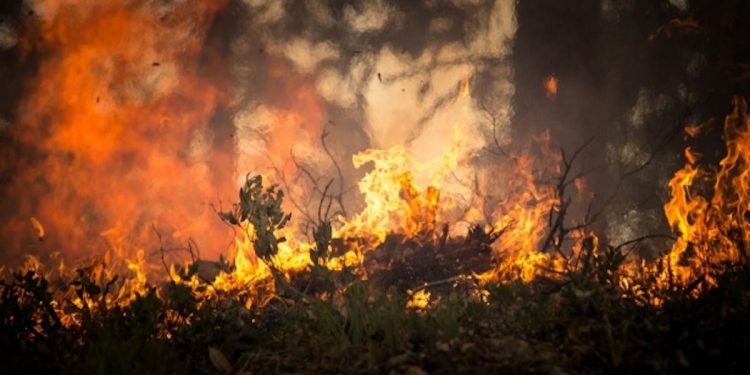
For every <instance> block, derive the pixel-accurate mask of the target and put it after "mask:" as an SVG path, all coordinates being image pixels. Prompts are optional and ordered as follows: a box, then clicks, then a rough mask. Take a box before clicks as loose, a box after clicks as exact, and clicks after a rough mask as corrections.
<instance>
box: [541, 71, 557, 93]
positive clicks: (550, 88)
mask: <svg viewBox="0 0 750 375" xmlns="http://www.w3.org/2000/svg"><path fill="white" fill-rule="evenodd" d="M557 83H558V81H557V77H555V76H554V75H550V76H548V77H547V78H545V79H544V91H545V92H546V93H547V97H548V98H550V99H552V98H554V97H556V96H557Z"/></svg>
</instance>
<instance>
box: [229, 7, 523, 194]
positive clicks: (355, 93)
mask: <svg viewBox="0 0 750 375" xmlns="http://www.w3.org/2000/svg"><path fill="white" fill-rule="evenodd" d="M244 4H245V7H246V11H247V21H246V25H247V26H246V32H245V33H244V34H243V35H240V36H238V38H237V40H236V42H235V53H234V56H235V68H234V70H235V72H236V74H235V82H237V84H238V86H237V88H236V92H237V95H236V98H237V102H238V104H239V107H240V109H239V111H238V113H237V115H236V116H235V120H234V124H235V127H236V128H237V134H238V135H239V136H238V139H237V150H238V157H239V162H238V164H237V166H238V170H237V174H238V176H244V173H246V172H247V171H248V170H261V171H262V172H265V174H267V175H274V174H276V175H278V174H279V173H278V172H282V173H281V175H282V180H283V179H284V178H286V179H287V184H288V185H291V186H288V190H292V192H293V193H294V192H295V190H299V191H297V193H299V194H298V195H304V194H309V192H310V190H313V189H312V188H311V186H309V185H306V183H308V182H310V181H309V180H310V179H309V178H306V177H305V176H304V175H301V176H299V177H300V178H293V177H292V176H295V175H297V174H299V171H298V170H297V167H299V166H302V167H305V169H309V170H311V171H314V173H315V174H316V177H319V176H323V177H333V176H335V175H336V171H335V170H334V164H333V162H332V161H331V160H330V159H329V158H328V157H327V155H326V154H325V152H324V150H323V149H322V146H321V142H320V137H321V135H322V134H323V133H325V134H327V136H328V137H327V138H326V139H327V142H328V147H329V148H330V150H331V152H332V154H333V156H334V159H335V161H336V162H337V163H338V164H339V166H340V167H341V168H342V169H343V174H344V179H345V180H346V183H347V184H353V183H354V182H356V181H357V180H358V178H359V176H361V174H362V173H363V171H361V170H355V169H354V168H353V167H352V164H351V157H352V155H354V154H355V153H357V152H361V151H363V150H365V149H367V148H380V149H384V148H389V147H392V146H394V145H405V146H406V147H407V149H408V150H409V151H410V153H412V154H413V155H414V156H415V157H416V158H417V160H418V161H422V162H424V161H427V160H432V159H435V158H437V157H439V156H440V155H442V154H443V153H445V152H447V151H448V149H449V148H450V147H451V146H452V144H453V143H454V139H453V134H456V133H457V134H460V135H461V144H462V153H463V154H464V155H465V156H468V155H471V154H473V153H476V152H478V151H479V150H481V149H482V148H483V147H484V146H485V145H486V144H487V140H488V139H489V138H488V137H489V136H490V134H492V132H493V129H492V124H491V122H490V121H489V116H488V115H492V116H494V117H495V119H496V122H495V125H496V126H498V128H499V134H500V135H501V136H503V135H505V136H506V137H507V135H508V132H507V127H508V125H509V120H510V116H511V114H512V106H511V100H512V97H513V91H514V89H513V84H512V83H511V79H512V74H511V72H512V70H511V69H510V66H509V64H508V62H507V61H506V59H507V57H508V55H509V54H510V51H511V48H512V42H513V37H514V33H515V30H516V19H515V3H514V2H513V1H452V2H450V1H448V2H437V1H433V2H426V3H423V4H404V3H401V2H393V1H391V2H388V1H372V2H365V3H358V2H353V3H344V4H341V3H337V2H325V1H324V2H314V3H305V4H294V3H287V2H282V3H280V2H276V1H268V2H263V1H252V2H251V1H245V2H244ZM277 72H280V73H279V74H278V75H276V73H277ZM462 85H463V86H466V90H467V91H468V92H470V95H471V97H470V98H469V100H458V99H459V97H460V94H461V90H462ZM469 88H470V89H469ZM480 99H481V100H480ZM253 134H255V135H256V136H253ZM258 134H265V135H266V136H265V139H259V137H258V136H257V135H258ZM261 138H263V137H261ZM505 141H508V139H507V138H506V139H505ZM290 160H293V161H294V163H292V162H290ZM295 164H297V165H295ZM461 168H466V169H467V170H468V169H469V168H470V166H469V165H468V164H465V165H464V166H462V167H461ZM465 172H466V171H465ZM457 173H459V174H460V173H461V171H457ZM424 177H425V176H419V175H418V176H416V179H417V181H418V182H419V181H423V180H424ZM290 181H294V182H293V183H291V182H290ZM348 191H351V189H348ZM293 197H294V195H293ZM347 199H348V201H349V202H352V200H353V195H352V194H349V195H348V198H347ZM300 200H304V199H303V198H300ZM353 204H356V199H354V203H353ZM303 206H304V204H303Z"/></svg>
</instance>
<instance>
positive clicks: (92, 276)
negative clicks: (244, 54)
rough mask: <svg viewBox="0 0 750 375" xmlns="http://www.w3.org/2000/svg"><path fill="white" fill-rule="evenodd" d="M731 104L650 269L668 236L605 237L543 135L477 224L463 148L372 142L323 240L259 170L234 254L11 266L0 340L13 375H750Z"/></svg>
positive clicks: (742, 152)
mask: <svg viewBox="0 0 750 375" xmlns="http://www.w3.org/2000/svg"><path fill="white" fill-rule="evenodd" d="M734 105H735V106H734V111H733V113H732V114H730V115H729V116H727V118H726V121H725V139H726V142H727V156H726V157H725V158H724V159H723V160H722V161H721V163H720V164H719V168H718V169H716V170H715V171H714V170H712V169H708V168H701V167H700V166H698V165H696V159H695V158H694V157H689V158H688V164H687V165H686V166H685V167H684V168H683V169H681V170H679V171H678V172H677V173H676V174H675V176H674V178H673V179H672V180H671V182H670V187H671V189H672V198H671V199H670V200H669V201H668V202H667V203H666V205H665V213H666V216H667V220H668V222H669V224H670V225H672V226H673V227H674V228H675V230H676V235H675V237H673V240H674V244H673V246H672V247H671V249H668V251H665V252H664V253H663V254H658V255H656V256H655V257H654V259H653V260H650V261H647V260H646V259H642V258H639V257H637V256H636V255H635V254H634V252H633V251H632V250H633V246H634V245H637V244H639V243H640V242H642V241H645V240H648V239H649V238H653V237H655V236H650V237H648V238H639V239H634V240H632V241H628V242H626V243H623V244H620V245H609V244H603V243H600V241H599V239H598V237H597V236H596V235H595V234H594V233H593V232H592V231H591V229H590V224H591V220H593V218H592V217H595V216H596V214H592V213H591V212H590V210H588V211H586V213H585V215H583V218H581V219H576V218H571V217H570V216H568V215H569V214H570V212H569V209H570V208H571V207H572V206H571V204H572V203H571V199H572V198H571V194H569V193H567V192H566V188H567V187H568V186H576V187H578V186H582V185H583V184H579V181H580V180H579V179H580V178H581V176H580V175H572V173H571V171H572V166H573V163H574V162H575V159H576V157H577V155H578V152H576V153H574V154H573V155H572V156H571V157H570V158H567V157H566V156H565V155H564V154H561V153H560V154H558V153H553V152H551V151H550V150H549V148H548V147H547V145H548V141H549V139H548V136H546V135H543V136H541V137H539V138H538V139H537V140H536V142H537V145H538V147H539V150H541V155H543V158H542V159H547V161H546V162H545V163H542V164H541V165H542V166H543V167H542V168H539V167H538V164H537V160H538V159H534V158H531V157H530V156H529V155H531V153H527V152H519V153H516V154H505V155H506V159H507V160H506V161H507V163H508V165H509V168H510V170H511V171H512V172H513V173H512V174H509V177H508V179H507V181H504V186H503V187H504V188H505V189H503V191H504V192H505V195H502V196H495V197H490V196H489V194H484V193H482V187H481V184H477V185H479V188H478V190H479V191H480V193H477V194H476V196H475V197H474V198H473V199H472V200H471V202H470V204H471V206H470V207H477V205H476V204H477V202H478V201H481V202H482V205H483V206H488V205H489V206H491V207H492V209H491V210H490V212H489V213H486V214H484V215H481V216H483V217H484V218H485V223H483V224H478V223H476V222H475V223H473V224H470V225H463V226H461V225H459V223H461V222H464V223H465V222H467V221H468V220H469V219H470V218H476V217H477V216H476V213H475V212H473V211H471V210H462V209H460V204H458V203H457V202H458V199H457V195H455V194H453V193H452V192H453V191H455V189H454V188H452V187H451V186H450V185H448V184H447V183H446V177H447V176H450V174H451V172H452V170H453V169H454V168H455V166H456V165H457V163H458V160H459V159H460V158H459V157H458V156H457V154H455V153H453V152H452V151H450V152H448V153H447V154H446V156H444V157H443V158H441V159H440V160H437V161H434V162H431V163H427V164H420V163H416V162H415V161H414V160H412V159H411V158H410V156H409V155H408V154H407V153H406V152H405V151H404V150H403V148H400V147H395V148H393V149H390V150H370V151H367V152H364V153H362V154H359V155H357V156H355V163H356V164H360V165H361V164H363V163H373V164H374V168H373V170H372V171H370V172H369V173H368V174H367V175H366V176H365V177H364V179H363V180H362V182H361V183H360V185H359V187H360V189H361V191H362V193H363V196H364V198H365V203H366V206H365V208H364V209H363V210H362V211H361V212H360V213H358V214H355V215H353V216H352V217H350V218H347V217H344V216H341V215H330V212H331V210H330V207H331V205H332V201H333V200H334V198H333V197H332V196H330V195H328V194H327V192H328V186H327V187H326V188H325V189H324V190H323V194H322V197H321V199H320V204H319V207H318V214H317V222H316V223H314V228H313V229H312V230H311V231H310V232H311V233H310V235H309V236H304V235H303V234H301V233H300V232H301V231H300V230H299V228H297V227H295V225H294V221H293V220H291V216H290V214H289V213H287V212H285V210H284V208H283V202H284V193H283V191H282V190H280V189H279V188H278V187H277V186H275V185H271V186H267V185H266V184H265V182H266V181H267V179H266V178H264V177H263V176H248V177H247V179H246V182H245V185H244V186H243V187H242V188H241V189H240V192H239V202H237V203H236V204H235V205H233V206H232V208H231V209H230V210H228V211H225V212H219V217H220V218H221V219H222V220H223V221H225V222H226V223H228V224H230V225H231V226H233V227H234V228H236V233H237V238H236V243H235V247H234V254H233V255H232V256H231V257H230V261H226V260H224V259H220V260H219V261H217V262H209V261H206V260H201V259H198V258H192V259H191V260H190V261H188V262H186V263H184V264H182V265H177V264H168V263H167V261H166V260H165V258H164V257H163V255H164V248H161V254H162V262H163V264H162V265H163V266H164V270H163V274H162V278H161V279H159V278H156V279H155V278H154V275H155V274H156V275H158V273H155V272H154V271H148V266H149V264H148V262H147V261H146V260H145V256H144V252H143V251H142V250H140V251H136V252H135V256H131V257H126V256H123V254H125V253H124V252H122V251H114V250H113V251H111V252H108V253H107V254H106V255H105V256H104V257H101V258H96V259H92V260H90V261H89V262H88V263H86V264H79V265H76V267H73V268H71V267H65V265H64V264H63V263H59V265H58V266H57V267H50V266H49V265H46V266H45V265H43V264H42V262H39V261H38V260H36V259H34V258H29V261H28V262H27V264H26V265H25V266H23V267H21V268H20V269H18V270H4V272H5V276H6V277H5V279H4V281H3V282H2V284H0V291H2V294H1V297H0V298H1V300H0V324H1V325H2V331H1V332H2V336H1V337H0V340H1V341H0V344H1V345H2V347H1V348H0V349H1V350H2V353H3V356H4V357H5V363H6V366H8V368H10V369H11V371H15V370H21V369H33V370H36V371H39V372H65V373H67V372H75V373H80V372H84V373H133V372H147V373H196V372H207V373H212V372H221V373H278V372H294V373H298V372H304V373H319V372H326V373H328V372H353V373H354V372H362V373H371V372H403V373H412V374H421V373H425V372H429V373H476V372H499V371H509V372H521V373H566V372H576V373H579V372H580V373H599V372H624V373H633V372H638V373H642V372H663V373H674V372H683V371H709V372H717V371H721V372H728V373H736V372H743V371H747V370H748V368H749V367H748V366H749V365H750V363H748V362H747V359H746V358H747V356H745V355H744V353H745V351H746V350H747V349H748V347H749V345H748V344H750V329H749V328H750V326H749V324H750V323H748V321H747V319H746V317H747V316H748V313H750V272H749V269H748V267H750V263H748V253H747V245H746V244H747V241H748V233H750V231H748V228H747V225H748V222H747V216H748V215H747V211H748V207H749V206H748V204H750V201H749V200H748V199H749V198H750V194H748V185H747V181H746V180H747V160H748V159H750V153H748V152H749V150H750V148H748V147H747V146H748V145H750V136H749V135H748V134H750V132H748V129H749V128H750V121H749V120H748V115H747V108H746V107H747V106H746V103H745V102H744V100H741V99H736V100H735V103H734ZM456 149H458V148H456ZM549 160H552V161H553V162H549ZM417 171H419V172H421V173H420V175H422V176H425V175H426V176H429V178H428V179H427V181H428V183H429V184H428V186H427V187H421V186H420V185H419V184H418V182H417V178H416V177H415V175H414V174H413V173H414V172H417ZM699 174H700V175H702V176H703V178H702V179H700V180H696V176H698V175H699ZM440 184H446V185H445V186H440ZM329 186H330V184H329ZM487 202H489V204H488V203H487ZM456 212H459V213H458V214H457V213H456ZM571 215H572V214H571ZM36 222H37V223H39V221H36ZM39 226H40V227H41V224H39ZM42 232H43V229H42ZM662 237H663V236H662ZM189 249H192V247H189ZM115 250H116V249H115ZM191 254H192V252H191ZM149 275H150V276H151V281H149ZM164 275H166V277H164ZM165 279H166V280H165Z"/></svg>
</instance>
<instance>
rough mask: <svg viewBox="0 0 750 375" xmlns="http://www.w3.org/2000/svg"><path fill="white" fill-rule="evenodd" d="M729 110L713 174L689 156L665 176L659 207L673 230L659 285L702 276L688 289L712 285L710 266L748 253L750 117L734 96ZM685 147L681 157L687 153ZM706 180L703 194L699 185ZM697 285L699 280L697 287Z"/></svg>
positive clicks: (744, 256)
mask: <svg viewBox="0 0 750 375" xmlns="http://www.w3.org/2000/svg"><path fill="white" fill-rule="evenodd" d="M733 104H734V105H733V108H734V109H733V111H732V113H731V114H730V115H728V116H727V117H726V119H725V121H724V139H725V142H726V146H727V154H726V156H725V157H724V158H723V159H722V160H721V162H720V163H719V170H718V172H715V173H712V172H710V171H703V170H701V169H700V168H699V167H697V166H695V165H694V164H695V160H693V159H691V158H690V157H687V159H688V164H686V165H685V166H684V167H683V168H682V169H680V170H679V171H677V172H676V173H675V175H674V177H673V178H672V179H671V180H670V182H669V186H670V188H671V191H672V197H671V199H670V200H669V202H667V203H666V204H665V205H664V212H665V214H666V217H667V221H668V222H669V224H670V225H671V226H672V228H673V229H674V230H675V232H676V234H677V240H676V241H675V243H674V245H673V246H672V249H671V251H670V252H669V253H667V254H666V255H665V256H664V257H663V261H664V263H665V264H666V265H667V267H666V269H665V270H662V272H660V277H661V282H662V284H663V285H666V286H672V285H688V284H691V283H693V282H696V281H701V280H703V281H704V283H699V286H698V287H696V288H695V289H694V291H695V292H696V293H698V292H699V291H700V290H701V289H703V288H705V286H707V287H710V286H713V285H715V284H716V280H715V275H716V271H715V270H716V268H717V267H720V266H721V265H722V264H724V263H736V262H739V261H740V260H742V259H744V258H746V257H747V256H748V253H747V252H748V250H747V247H746V244H747V243H748V242H747V241H748V240H750V238H749V236H750V227H748V225H749V224H748V220H747V218H748V209H750V169H749V168H748V165H750V164H748V163H749V162H750V120H749V118H748V114H747V103H746V102H745V100H744V99H741V98H735V99H734V103H733ZM689 154H690V153H689V149H686V156H687V155H689ZM706 184H710V185H711V187H712V189H711V193H712V196H710V197H708V196H707V195H706V194H705V193H702V192H703V191H705V190H702V187H705V186H704V185H706ZM700 284H705V286H704V287H701V286H700Z"/></svg>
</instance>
